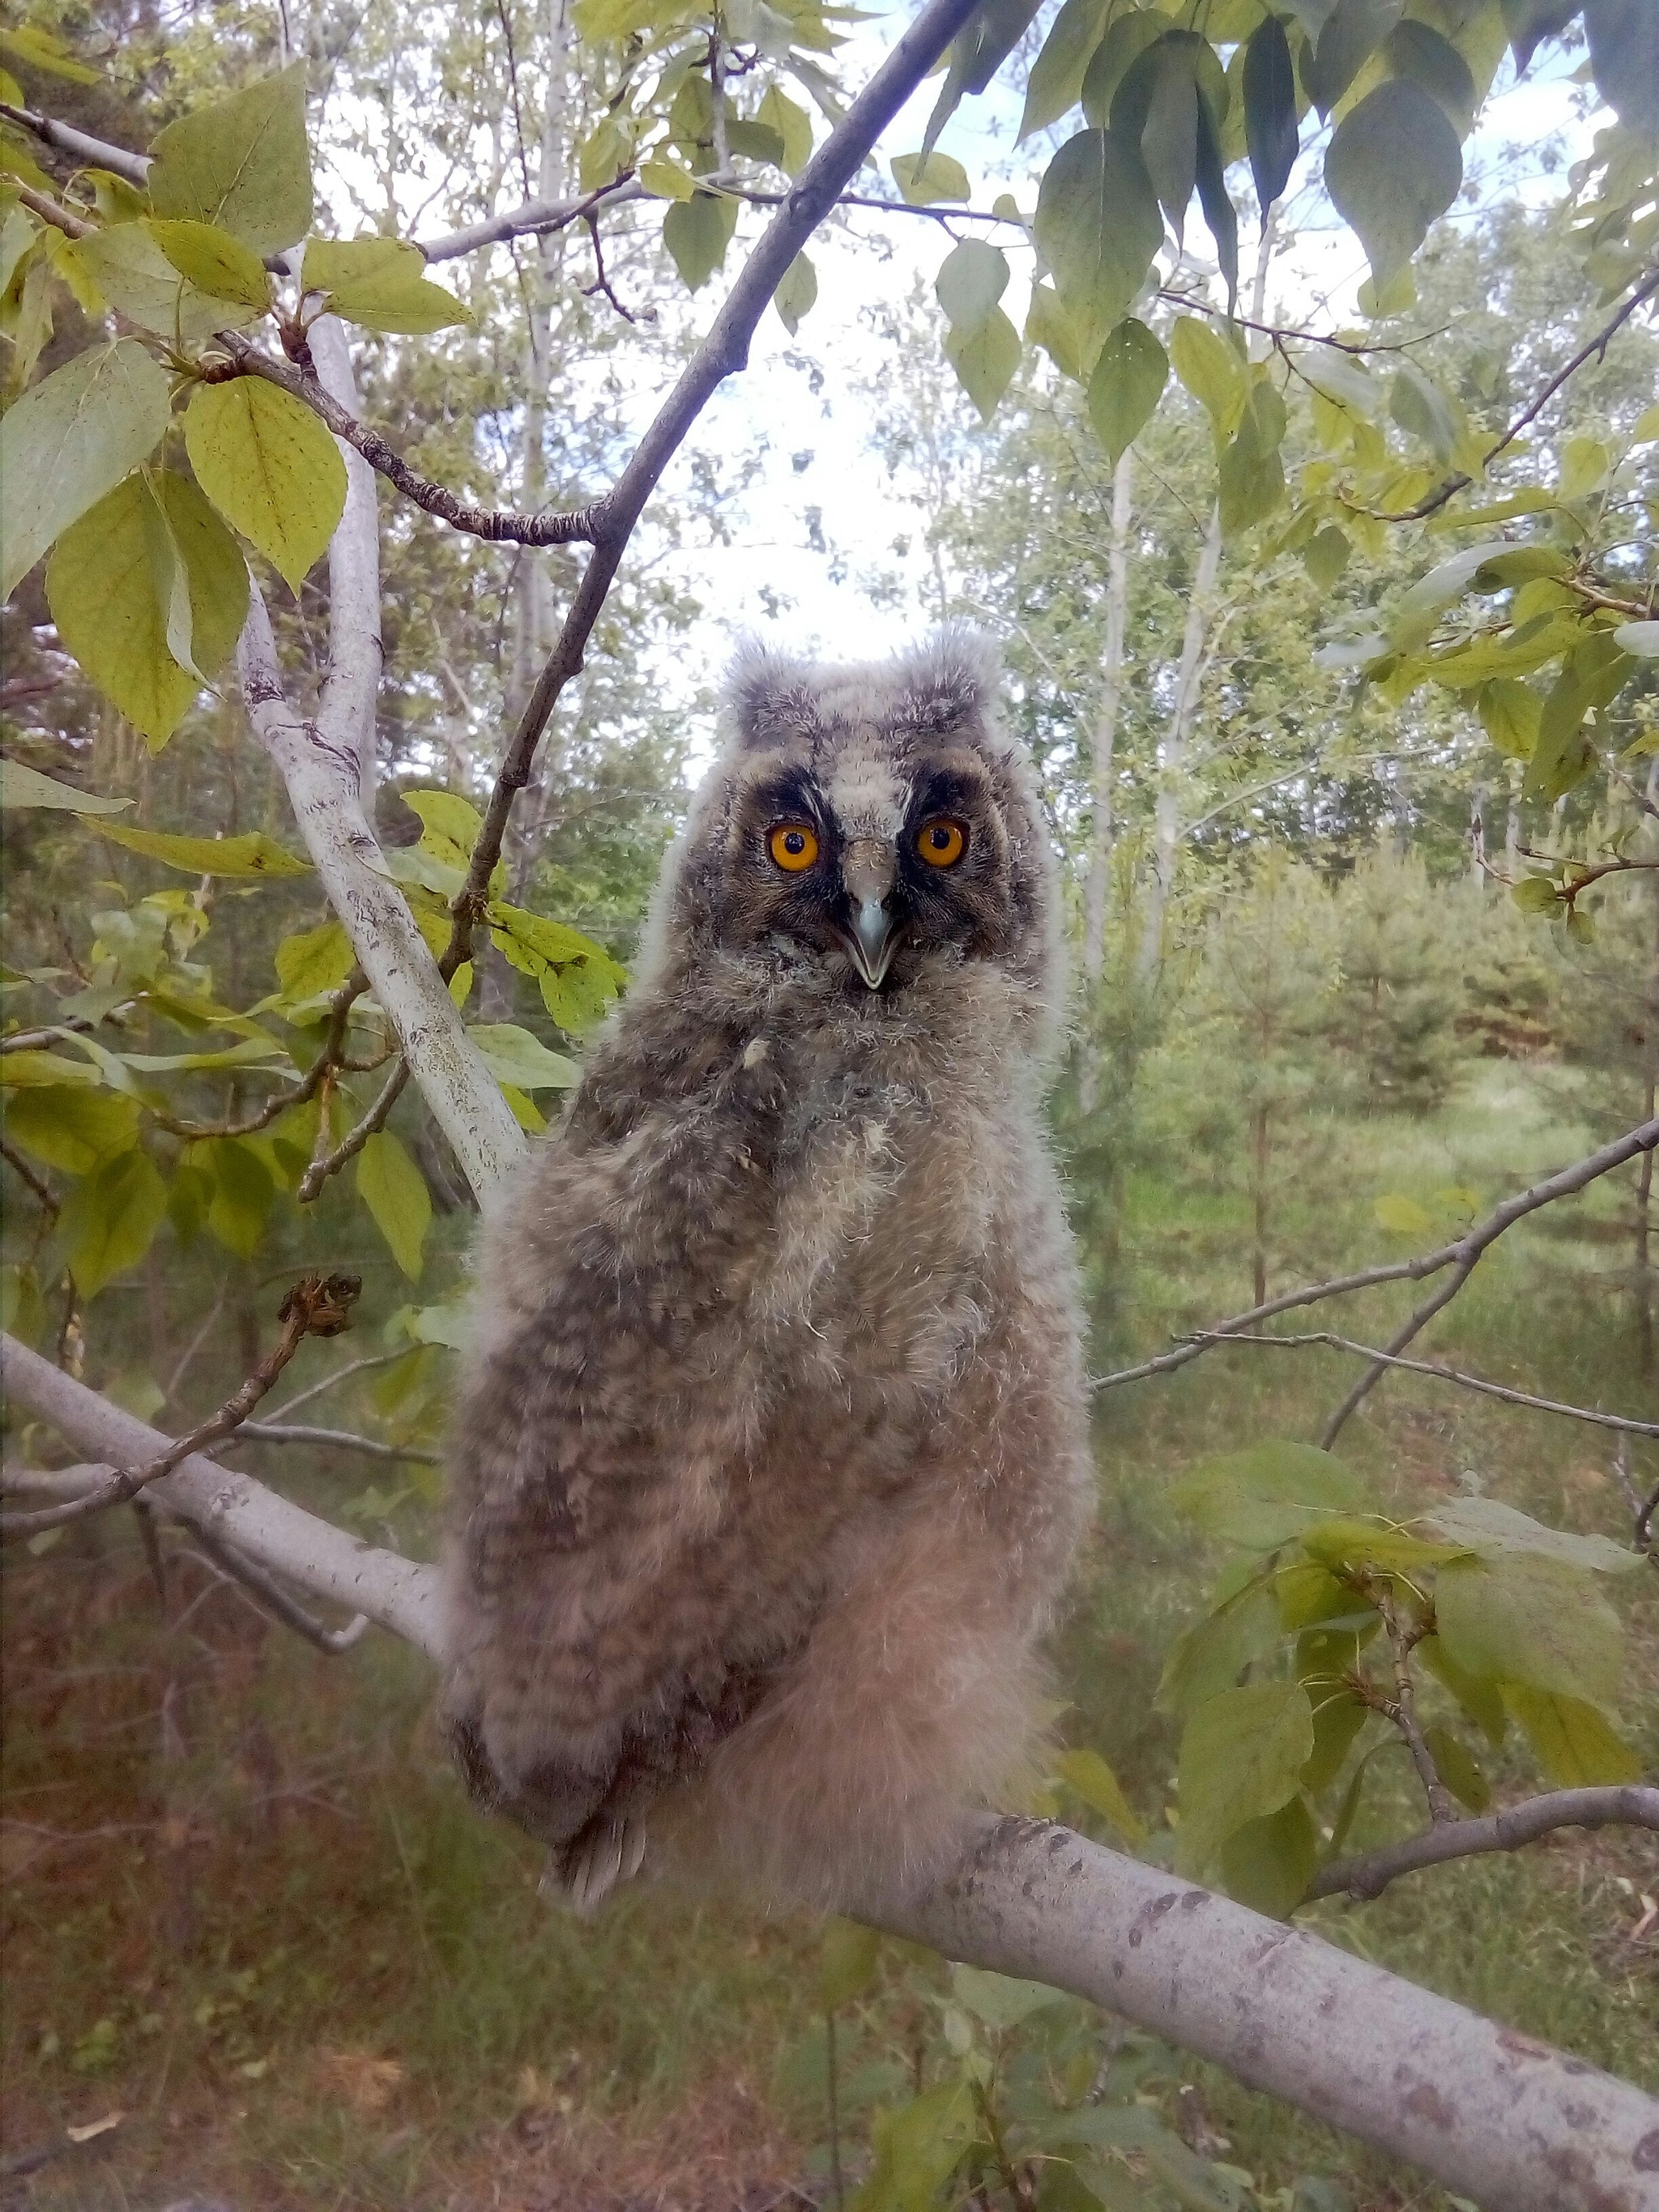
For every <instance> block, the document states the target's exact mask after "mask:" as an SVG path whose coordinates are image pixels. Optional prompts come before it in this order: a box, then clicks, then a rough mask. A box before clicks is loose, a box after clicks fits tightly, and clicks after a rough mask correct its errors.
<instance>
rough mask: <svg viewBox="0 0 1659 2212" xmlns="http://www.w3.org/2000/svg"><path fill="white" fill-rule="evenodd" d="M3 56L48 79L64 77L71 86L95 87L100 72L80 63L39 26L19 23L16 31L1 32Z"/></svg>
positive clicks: (65, 47)
mask: <svg viewBox="0 0 1659 2212" xmlns="http://www.w3.org/2000/svg"><path fill="white" fill-rule="evenodd" d="M0 52H4V53H8V54H9V55H10V56H11V57H12V58H13V60H14V61H20V62H22V63H23V64H25V65H26V66H27V67H28V68H29V69H37V70H45V71H46V74H47V76H61V77H65V78H67V79H68V81H69V82H70V83H71V84H96V83H97V82H98V72H97V70H91V69H88V67H87V65H86V64H85V63H84V62H82V61H77V60H76V58H75V56H74V54H73V53H72V52H71V51H70V48H69V47H68V46H65V45H64V41H63V40H61V39H58V38H54V37H53V36H52V33H51V32H50V31H48V30H45V29H43V28H42V27H40V24H38V23H20V24H18V25H17V27H15V29H13V28H10V27H8V28H7V29H5V30H0Z"/></svg>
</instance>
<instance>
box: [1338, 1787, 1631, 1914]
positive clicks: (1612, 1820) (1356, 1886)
mask: <svg viewBox="0 0 1659 2212" xmlns="http://www.w3.org/2000/svg"><path fill="white" fill-rule="evenodd" d="M1613 1826H1623V1827H1632V1828H1659V1790H1656V1789H1652V1788H1650V1787H1648V1786H1646V1785H1644V1784H1639V1783H1630V1784H1624V1785H1622V1786H1619V1787H1612V1788H1604V1789H1598V1790H1548V1791H1547V1792H1546V1793H1545V1795H1544V1796H1541V1797H1528V1799H1526V1801H1525V1802H1523V1803H1522V1804H1519V1805H1511V1806H1510V1807H1508V1808H1506V1809H1505V1810H1504V1811H1503V1812H1501V1813H1488V1814H1485V1815H1483V1816H1482V1818H1480V1820H1449V1821H1440V1822H1438V1823H1437V1824H1436V1826H1433V1827H1431V1828H1425V1829H1424V1831H1423V1832H1422V1833H1421V1834H1420V1835H1416V1836H1408V1837H1407V1838H1406V1839H1405V1841H1404V1842H1403V1843H1398V1844H1384V1845H1383V1848H1382V1849H1381V1850H1375V1851H1364V1852H1361V1853H1360V1854H1359V1855H1358V1857H1354V1858H1349V1859H1338V1860H1337V1861H1336V1862H1335V1863H1334V1865H1331V1866H1328V1867H1322V1868H1321V1869H1320V1871H1319V1872H1318V1873H1317V1874H1316V1875H1315V1876H1314V1878H1313V1881H1311V1883H1310V1885H1309V1887H1308V1889H1307V1892H1306V1893H1305V1895H1304V1898H1303V1899H1302V1902H1303V1903H1304V1905H1310V1904H1311V1903H1312V1902H1313V1900H1314V1899H1315V1898H1316V1897H1334V1896H1336V1895H1338V1894H1339V1893H1340V1892H1342V1891H1344V1890H1346V1892H1347V1893H1348V1895H1349V1896H1350V1897H1356V1898H1373V1897H1380V1896H1381V1895H1382V1894H1383V1891H1384V1890H1385V1889H1386V1888H1387V1887H1388V1886H1389V1883H1390V1882H1391V1881H1396V1880H1397V1879H1398V1878H1399V1876H1400V1875H1402V1874H1414V1873H1416V1872H1417V1870H1418V1869H1419V1868H1420V1867H1431V1866H1443V1865H1444V1863H1446V1861H1447V1860H1448V1859H1463V1858H1474V1857H1479V1856H1480V1855H1481V1854H1482V1853H1484V1852H1487V1851H1516V1850H1521V1849H1522V1846H1523V1845H1525V1844H1532V1843H1536V1842H1537V1840H1538V1838H1540V1837H1541V1836H1547V1835H1549V1834H1551V1833H1552V1832H1553V1831H1554V1830H1555V1829H1557V1828H1607V1827H1613Z"/></svg>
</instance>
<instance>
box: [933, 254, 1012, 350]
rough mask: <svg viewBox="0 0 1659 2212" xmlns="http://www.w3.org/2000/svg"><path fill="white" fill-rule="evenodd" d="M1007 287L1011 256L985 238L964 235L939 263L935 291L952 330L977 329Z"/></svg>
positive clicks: (934, 284)
mask: <svg viewBox="0 0 1659 2212" xmlns="http://www.w3.org/2000/svg"><path fill="white" fill-rule="evenodd" d="M1007 289H1008V257H1007V255H1006V253H1004V252H1002V250H1001V248H1000V246H987V244H986V242H985V240H983V239H982V238H964V239H963V240H961V242H960V243H959V244H957V245H956V246H952V247H951V251H950V252H949V253H947V254H946V255H945V259H944V260H943V262H941V264H939V275H938V276H936V277H935V278H934V279H933V290H934V292H935V294H936V295H937V296H938V299H939V305H940V307H943V308H944V310H945V315H946V317H947V318H948V319H949V321H950V323H951V327H952V329H954V330H959V331H964V332H966V331H976V330H978V329H979V328H980V327H981V325H982V324H984V323H986V322H987V321H988V320H989V319H990V318H991V316H992V314H993V313H994V311H995V308H996V304H997V301H999V300H1000V298H1001V297H1002V295H1003V294H1004V293H1005V292H1006V290H1007Z"/></svg>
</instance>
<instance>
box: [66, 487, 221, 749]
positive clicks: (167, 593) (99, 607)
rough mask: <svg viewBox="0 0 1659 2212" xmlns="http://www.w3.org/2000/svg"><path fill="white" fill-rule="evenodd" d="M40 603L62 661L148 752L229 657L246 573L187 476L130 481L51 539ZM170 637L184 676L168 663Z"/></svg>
mask: <svg viewBox="0 0 1659 2212" xmlns="http://www.w3.org/2000/svg"><path fill="white" fill-rule="evenodd" d="M175 592H176V593H177V594H178V597H179V599H182V602H183V605H182V610H179V609H178V608H177V607H176V604H175V600H174V593H175ZM46 596H47V599H49V601H50V602H51V605H52V619H53V621H54V622H55V623H57V625H58V635H59V636H60V637H61V638H62V639H63V641H64V645H65V646H66V647H68V649H69V651H70V652H71V653H73V654H74V655H75V657H76V659H77V660H78V661H79V662H80V664H81V665H82V668H83V669H84V670H85V671H86V672H87V674H88V676H89V677H90V678H92V680H93V682H94V684H96V685H97V686H98V688H99V690H100V691H101V692H103V694H104V696H106V698H107V699H110V700H112V702H114V704H115V705H116V706H117V707H118V708H120V710H121V712H122V713H123V714H125V716H126V718H127V720H129V721H130V722H131V723H132V724H133V726H134V727H135V728H137V730H139V731H141V732H143V735H144V737H145V738H147V739H148V740H149V744H150V746H151V748H152V750H160V748H161V746H162V745H164V744H166V743H167V739H168V738H170V737H171V736H172V734H173V731H174V730H175V729H176V728H177V727H178V725H179V720H180V719H181V718H182V716H183V715H184V714H185V710H186V709H187V708H188V707H189V705H190V703H191V700H192V699H193V698H194V697H195V696H196V695H197V691H199V690H200V689H201V687H202V683H203V680H204V678H205V677H206V676H208V675H209V674H210V673H211V671H213V670H214V669H216V668H217V667H218V666H219V665H221V663H222V662H223V661H224V660H225V659H228V656H229V654H230V653H231V652H232V651H233V650H234V647H235V644H236V640H237V637H238V636H239V635H240V631H241V627H242V623H243V621H244V620H245V618H246V614H247V566H246V562H244V560H243V558H242V555H241V551H240V548H239V547H238V545H237V544H236V541H235V539H234V538H233V537H232V536H231V534H230V532H228V530H227V529H226V528H225V526H224V525H223V523H222V522H221V521H220V520H219V518H218V516H217V515H216V514H215V513H214V512H213V510H212V508H211V507H210V506H209V505H208V503H207V501H206V500H204V498H203V496H202V495H201V493H200V492H199V491H198V490H197V489H196V486H195V485H194V484H193V483H191V481H190V479H189V478H188V477H183V476H179V475H177V474H175V473H174V472H173V471H170V470H162V471H156V472H155V474H153V475H149V474H146V473H144V472H142V471H141V472H138V473H135V474H134V475H132V476H130V477H128V478H127V479H126V481H125V483H120V484H118V485H117V486H116V488H115V489H114V490H113V491H112V492H111V493H110V494H109V495H108V496H107V497H106V498H105V499H102V500H100V501H99V503H98V505H97V506H96V507H94V508H93V509H92V511H91V513H88V514H85V515H83V516H82V518H81V520H80V521H79V522H77V523H76V524H75V525H74V526H72V527H71V528H70V529H69V530H67V531H65V532H64V535H63V536H62V537H61V538H59V539H58V544H57V545H56V546H55V547H54V549H53V550H52V559H51V562H50V563H49V564H48V566H47V570H46ZM181 627H182V629H183V631H184V636H183V638H182V639H181V638H180V637H179V629H180V628H181ZM170 636H171V637H172V638H173V641H175V642H178V643H179V644H180V645H181V646H182V647H183V649H184V650H185V651H186V652H187V653H189V655H190V657H191V659H192V661H193V662H194V664H195V665H194V667H192V668H191V669H188V670H187V669H185V668H182V667H181V666H180V665H179V660H178V659H177V658H176V657H175V655H174V653H173V652H172V651H170V650H169V638H170Z"/></svg>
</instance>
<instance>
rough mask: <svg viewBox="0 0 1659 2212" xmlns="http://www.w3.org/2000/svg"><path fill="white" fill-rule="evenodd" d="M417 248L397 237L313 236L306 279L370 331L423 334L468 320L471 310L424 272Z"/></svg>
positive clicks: (341, 311) (340, 312)
mask: <svg viewBox="0 0 1659 2212" xmlns="http://www.w3.org/2000/svg"><path fill="white" fill-rule="evenodd" d="M425 270H426V257H425V256H424V255H423V254H422V252H421V249H420V248H419V246H410V245H406V244H405V243H404V240H402V239H398V238H356V239H342V240H336V239H325V238H313V239H312V240H309V241H308V243H307V246H306V258H305V267H304V272H303V279H302V281H303V282H304V284H305V288H306V289H307V292H323V293H326V295H328V303H329V306H330V307H331V308H332V309H333V311H334V313H336V314H337V315H341V316H343V317H344V319H345V320H346V321H347V322H349V323H356V325H358V326H359V328H360V329H362V330H366V331H394V332H401V333H403V334H404V335H407V336H410V337H426V336H428V334H429V333H430V332H431V331H442V330H448V329H449V328H451V326H452V325H455V324H459V323H470V322H471V320H472V317H471V313H469V312H468V310H467V309H466V308H465V307H463V306H462V305H461V303H460V301H459V300H458V299H457V298H456V297H455V295H454V294H453V292H447V291H445V289H444V288H443V286H442V285H441V284H435V283H432V282H431V281H430V280H429V279H428V276H426V274H425Z"/></svg>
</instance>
